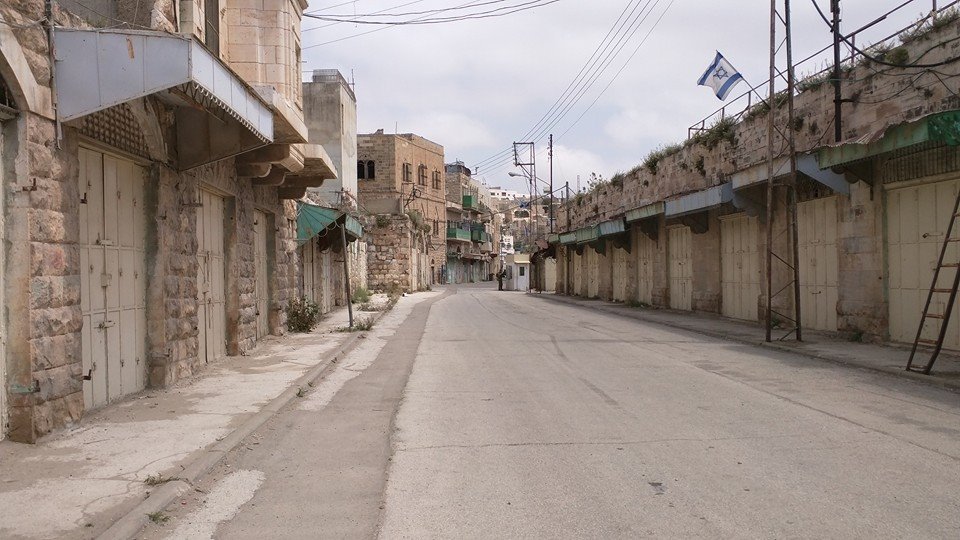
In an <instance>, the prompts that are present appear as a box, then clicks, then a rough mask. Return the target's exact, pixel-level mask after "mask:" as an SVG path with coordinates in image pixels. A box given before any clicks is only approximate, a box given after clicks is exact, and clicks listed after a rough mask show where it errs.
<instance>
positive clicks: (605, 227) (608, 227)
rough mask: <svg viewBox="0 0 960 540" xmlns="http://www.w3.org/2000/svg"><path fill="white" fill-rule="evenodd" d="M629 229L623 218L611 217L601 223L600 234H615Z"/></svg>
mask: <svg viewBox="0 0 960 540" xmlns="http://www.w3.org/2000/svg"><path fill="white" fill-rule="evenodd" d="M626 231H627V224H626V223H624V221H623V218H620V219H611V220H610V221H604V222H603V223H601V224H600V236H613V235H615V234H621V233H624V232H626Z"/></svg>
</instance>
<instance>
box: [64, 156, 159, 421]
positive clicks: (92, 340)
mask: <svg viewBox="0 0 960 540" xmlns="http://www.w3.org/2000/svg"><path fill="white" fill-rule="evenodd" d="M79 157H80V174H79V183H80V185H79V187H80V194H81V197H82V200H83V201H84V202H83V203H82V204H81V205H80V280H81V281H80V287H81V288H80V309H81V312H82V314H83V330H82V333H81V346H82V353H81V361H82V366H83V374H84V375H89V380H85V381H84V383H83V397H84V404H85V406H86V407H88V408H92V407H97V406H100V405H103V404H105V403H108V402H110V401H113V400H115V399H117V398H119V397H121V396H123V395H126V394H130V393H133V392H137V391H140V390H142V389H143V388H144V387H145V385H146V367H147V366H146V364H147V362H146V327H147V323H146V297H147V294H146V274H145V271H146V263H145V260H146V258H145V250H144V239H145V232H146V216H145V213H144V208H143V199H144V196H143V195H144V171H143V169H142V168H141V167H139V166H138V165H136V164H134V163H133V162H130V161H127V160H124V159H120V158H117V157H114V156H112V155H108V154H104V153H101V152H97V151H94V150H89V149H86V148H80V151H79Z"/></svg>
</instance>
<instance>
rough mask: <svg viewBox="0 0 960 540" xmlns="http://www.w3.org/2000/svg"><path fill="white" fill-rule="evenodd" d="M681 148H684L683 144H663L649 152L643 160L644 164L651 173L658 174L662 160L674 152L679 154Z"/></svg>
mask: <svg viewBox="0 0 960 540" xmlns="http://www.w3.org/2000/svg"><path fill="white" fill-rule="evenodd" d="M681 150H683V146H682V145H679V144H670V145H667V146H661V147H660V148H657V149H656V150H653V151H652V152H650V153H649V154H647V157H646V158H645V159H644V160H643V166H644V167H645V168H646V169H647V170H648V171H650V174H653V175H656V174H657V171H658V170H659V168H660V162H661V161H663V160H664V159H666V158H668V157H670V156H672V155H674V154H678V153H679V152H680V151H681Z"/></svg>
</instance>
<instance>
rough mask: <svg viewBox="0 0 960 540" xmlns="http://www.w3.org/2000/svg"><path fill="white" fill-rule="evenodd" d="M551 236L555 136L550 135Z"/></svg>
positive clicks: (551, 225)
mask: <svg viewBox="0 0 960 540" xmlns="http://www.w3.org/2000/svg"><path fill="white" fill-rule="evenodd" d="M547 155H548V156H549V157H550V234H553V134H552V133H551V134H550V152H549V153H548V154H547Z"/></svg>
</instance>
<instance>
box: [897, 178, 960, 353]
mask: <svg viewBox="0 0 960 540" xmlns="http://www.w3.org/2000/svg"><path fill="white" fill-rule="evenodd" d="M958 189H960V180H949V181H945V182H936V183H929V184H923V185H919V186H912V187H905V188H899V189H891V190H890V191H889V192H888V193H887V272H888V283H889V295H890V303H889V305H890V339H891V340H893V341H901V342H904V343H913V340H914V338H915V337H916V335H917V327H918V325H919V324H920V316H921V314H922V313H923V306H924V304H925V303H926V300H927V294H928V293H929V291H930V285H931V281H932V280H933V271H934V269H935V268H936V265H937V259H938V258H939V256H940V248H941V246H942V243H943V240H944V235H945V234H946V229H947V225H949V223H950V213H951V212H952V211H953V204H954V202H955V201H956V197H957V190H958ZM956 262H960V250H958V248H957V243H956V242H952V243H950V244H949V246H948V248H947V253H946V255H945V256H944V263H956ZM953 275H954V274H953V272H952V271H949V269H947V270H946V271H944V272H941V273H940V282H939V283H938V284H937V287H938V288H941V287H942V288H950V287H951V286H952V285H953V283H952V281H951V280H952V278H953ZM948 296H949V295H947V294H935V295H934V296H933V299H932V301H931V304H930V313H936V314H942V313H943V312H944V311H945V309H946V302H947V297H948ZM958 311H960V303H958V304H957V305H954V309H953V313H952V314H951V316H950V322H949V323H948V324H949V328H948V330H947V333H946V336H945V338H944V342H943V346H944V347H946V348H948V349H954V350H957V349H960V316H958ZM939 330H940V321H939V320H937V319H927V320H926V321H924V329H923V338H925V339H936V337H937V332H939Z"/></svg>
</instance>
